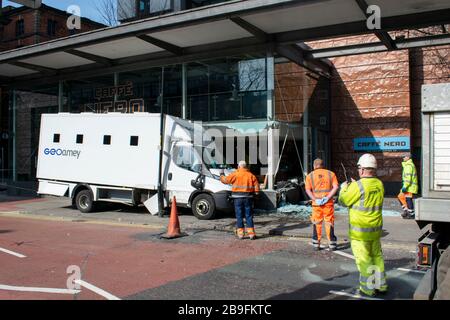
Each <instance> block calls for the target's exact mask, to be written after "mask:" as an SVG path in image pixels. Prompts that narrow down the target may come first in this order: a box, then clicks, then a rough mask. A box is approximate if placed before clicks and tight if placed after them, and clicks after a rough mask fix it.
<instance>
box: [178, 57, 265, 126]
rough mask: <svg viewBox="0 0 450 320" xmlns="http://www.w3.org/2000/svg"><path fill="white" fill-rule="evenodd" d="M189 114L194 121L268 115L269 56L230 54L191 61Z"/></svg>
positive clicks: (240, 118)
mask: <svg viewBox="0 0 450 320" xmlns="http://www.w3.org/2000/svg"><path fill="white" fill-rule="evenodd" d="M187 78H188V79H187V114H188V118H189V119H191V120H198V121H206V122H209V121H228V120H246V119H253V120H254V119H266V118H267V66H266V59H265V58H258V57H256V56H255V58H254V59H251V58H243V57H239V56H238V57H228V58H222V59H214V60H209V61H200V62H193V63H189V64H188V66H187Z"/></svg>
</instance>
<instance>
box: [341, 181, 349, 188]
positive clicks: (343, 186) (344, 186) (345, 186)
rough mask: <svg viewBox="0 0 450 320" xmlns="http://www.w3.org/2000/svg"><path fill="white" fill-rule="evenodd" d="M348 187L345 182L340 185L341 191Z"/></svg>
mask: <svg viewBox="0 0 450 320" xmlns="http://www.w3.org/2000/svg"><path fill="white" fill-rule="evenodd" d="M347 187H348V182H347V181H345V182H344V183H342V184H341V189H345V188H347Z"/></svg>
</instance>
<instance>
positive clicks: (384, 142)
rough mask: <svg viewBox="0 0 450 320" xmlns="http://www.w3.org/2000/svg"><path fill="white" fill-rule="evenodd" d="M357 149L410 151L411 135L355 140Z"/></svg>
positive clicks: (354, 144)
mask: <svg viewBox="0 0 450 320" xmlns="http://www.w3.org/2000/svg"><path fill="white" fill-rule="evenodd" d="M353 149H354V150H355V151H378V152H382V151H391V152H393V151H410V149H411V144H410V138H409V137H366V138H356V139H354V140H353Z"/></svg>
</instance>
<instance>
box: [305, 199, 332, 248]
mask: <svg viewBox="0 0 450 320" xmlns="http://www.w3.org/2000/svg"><path fill="white" fill-rule="evenodd" d="M311 222H312V223H313V225H314V226H313V228H314V230H313V231H314V232H313V243H314V240H315V241H317V242H319V243H320V240H321V239H322V224H323V222H325V230H326V234H327V238H328V241H329V242H330V243H335V242H336V241H337V239H336V236H335V235H334V204H332V205H325V206H322V207H319V206H313V212H312V216H311Z"/></svg>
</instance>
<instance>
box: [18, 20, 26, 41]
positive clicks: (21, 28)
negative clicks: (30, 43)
mask: <svg viewBox="0 0 450 320" xmlns="http://www.w3.org/2000/svg"><path fill="white" fill-rule="evenodd" d="M24 34H25V20H23V19H20V20H18V21H17V22H16V36H17V37H19V36H22V35H24Z"/></svg>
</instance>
